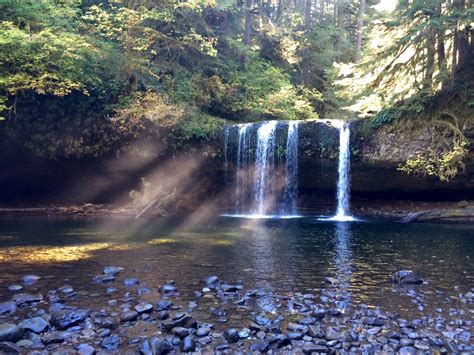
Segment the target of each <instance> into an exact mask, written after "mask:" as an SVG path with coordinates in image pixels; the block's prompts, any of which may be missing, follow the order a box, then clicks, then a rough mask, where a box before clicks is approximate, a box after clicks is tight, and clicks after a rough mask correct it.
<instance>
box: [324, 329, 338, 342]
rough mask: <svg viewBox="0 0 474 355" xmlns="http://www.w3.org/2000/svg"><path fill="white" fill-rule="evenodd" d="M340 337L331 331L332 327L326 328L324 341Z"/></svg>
mask: <svg viewBox="0 0 474 355" xmlns="http://www.w3.org/2000/svg"><path fill="white" fill-rule="evenodd" d="M341 336H342V334H341V333H339V332H338V331H336V330H335V329H333V328H332V327H328V328H327V330H326V339H327V340H336V339H339V338H340V337H341Z"/></svg>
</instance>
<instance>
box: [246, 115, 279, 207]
mask: <svg viewBox="0 0 474 355" xmlns="http://www.w3.org/2000/svg"><path fill="white" fill-rule="evenodd" d="M277 126H278V122H277V121H268V122H264V123H263V124H262V125H261V126H260V127H259V128H258V130H257V150H256V155H255V175H254V188H253V195H254V203H253V211H252V212H253V214H255V215H259V216H263V215H265V212H266V211H265V203H266V202H267V200H266V198H267V190H268V179H269V176H270V168H271V166H272V161H270V158H273V156H274V151H275V140H276V139H275V133H276V128H277Z"/></svg>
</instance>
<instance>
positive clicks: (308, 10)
mask: <svg viewBox="0 0 474 355" xmlns="http://www.w3.org/2000/svg"><path fill="white" fill-rule="evenodd" d="M311 5H312V0H306V8H305V11H304V19H305V20H304V27H305V30H306V32H309V31H311Z"/></svg>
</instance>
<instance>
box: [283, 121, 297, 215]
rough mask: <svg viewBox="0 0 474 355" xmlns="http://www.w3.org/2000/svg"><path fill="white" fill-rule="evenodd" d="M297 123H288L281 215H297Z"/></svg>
mask: <svg viewBox="0 0 474 355" xmlns="http://www.w3.org/2000/svg"><path fill="white" fill-rule="evenodd" d="M298 125H299V122H298V121H289V122H288V135H287V138H286V161H285V192H284V194H283V208H282V214H286V215H297V214H298V207H297V203H298V142H299V135H298Z"/></svg>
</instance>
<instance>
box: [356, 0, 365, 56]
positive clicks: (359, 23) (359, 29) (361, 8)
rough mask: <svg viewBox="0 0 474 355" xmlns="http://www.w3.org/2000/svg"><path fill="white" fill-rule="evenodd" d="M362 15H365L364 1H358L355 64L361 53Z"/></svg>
mask: <svg viewBox="0 0 474 355" xmlns="http://www.w3.org/2000/svg"><path fill="white" fill-rule="evenodd" d="M364 15H365V0H360V5H359V19H358V21H357V48H356V54H355V62H356V63H358V62H359V61H360V58H361V53H362V37H363V28H364Z"/></svg>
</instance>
